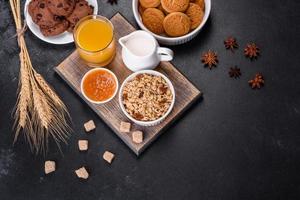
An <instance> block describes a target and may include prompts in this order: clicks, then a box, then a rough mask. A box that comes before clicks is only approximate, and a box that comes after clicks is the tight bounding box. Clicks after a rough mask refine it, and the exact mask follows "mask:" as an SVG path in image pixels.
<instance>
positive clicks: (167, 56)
mask: <svg viewBox="0 0 300 200" xmlns="http://www.w3.org/2000/svg"><path fill="white" fill-rule="evenodd" d="M157 54H158V55H159V57H160V61H171V60H172V59H173V56H174V52H173V51H172V50H171V49H169V48H165V47H158V49H157Z"/></svg>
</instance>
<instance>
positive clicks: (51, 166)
mask: <svg viewBox="0 0 300 200" xmlns="http://www.w3.org/2000/svg"><path fill="white" fill-rule="evenodd" d="M54 171H55V162H54V161H51V160H47V161H46V162H45V174H49V173H51V172H54Z"/></svg>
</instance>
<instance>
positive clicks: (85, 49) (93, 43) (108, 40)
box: [73, 15, 116, 67]
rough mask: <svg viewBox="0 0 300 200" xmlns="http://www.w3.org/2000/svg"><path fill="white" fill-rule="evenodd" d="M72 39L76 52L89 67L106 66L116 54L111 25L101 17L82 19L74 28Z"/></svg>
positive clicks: (94, 16) (92, 16) (91, 16)
mask: <svg viewBox="0 0 300 200" xmlns="http://www.w3.org/2000/svg"><path fill="white" fill-rule="evenodd" d="M73 37H74V41H75V45H76V49H77V52H78V53H79V55H80V57H81V58H82V59H83V60H84V61H85V62H86V64H87V65H89V66H90V67H99V66H106V65H108V64H109V63H110V62H111V61H112V60H113V58H114V56H115V54H116V43H115V38H114V27H113V24H112V23H111V22H110V21H109V20H108V19H107V18H105V17H103V16H100V15H89V16H86V17H84V18H82V19H81V20H80V21H79V22H78V23H77V24H76V26H75V28H74V31H73Z"/></svg>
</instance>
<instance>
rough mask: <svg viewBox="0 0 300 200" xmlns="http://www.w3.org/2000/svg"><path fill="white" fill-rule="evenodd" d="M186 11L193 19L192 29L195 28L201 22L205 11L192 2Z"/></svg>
mask: <svg viewBox="0 0 300 200" xmlns="http://www.w3.org/2000/svg"><path fill="white" fill-rule="evenodd" d="M185 13H186V15H187V16H188V17H189V18H190V20H191V29H195V28H197V27H198V26H199V25H200V24H201V22H202V19H203V16H204V12H203V10H202V9H201V8H200V6H198V4H195V3H190V6H189V7H188V9H187V10H186V12H185Z"/></svg>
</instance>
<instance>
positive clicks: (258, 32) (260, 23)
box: [0, 0, 300, 200]
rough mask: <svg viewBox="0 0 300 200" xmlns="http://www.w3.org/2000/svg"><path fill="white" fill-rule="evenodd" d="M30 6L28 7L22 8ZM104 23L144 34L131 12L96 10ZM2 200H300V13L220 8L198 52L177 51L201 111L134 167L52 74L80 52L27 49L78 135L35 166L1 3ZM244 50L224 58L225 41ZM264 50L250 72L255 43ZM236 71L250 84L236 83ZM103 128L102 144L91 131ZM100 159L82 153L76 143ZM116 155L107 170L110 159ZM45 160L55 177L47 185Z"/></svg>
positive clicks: (256, 5) (193, 45)
mask: <svg viewBox="0 0 300 200" xmlns="http://www.w3.org/2000/svg"><path fill="white" fill-rule="evenodd" d="M22 2H23V3H24V1H22ZM98 2H99V11H100V12H99V13H100V14H101V15H104V16H107V17H111V16H113V15H114V14H115V13H116V12H118V11H119V12H121V13H122V14H123V15H124V16H126V17H127V18H128V20H129V21H130V22H132V23H134V24H135V22H134V18H133V14H132V11H131V1H130V0H119V4H118V5H117V6H110V5H109V4H106V0H102V1H100V0H98ZM0 34H1V35H0V88H1V89H0V94H1V97H0V113H1V114H0V134H1V137H0V199H1V200H8V199H13V200H19V199H20V200H21V199H22V200H23V199H32V200H44V199H53V200H56V199H70V200H74V199H205V200H206V199H230V200H232V199H238V200H241V199H251V200H253V199H264V200H266V199H272V200H275V199H284V200H287V199H299V198H300V174H299V169H300V65H299V61H300V59H299V58H300V50H299V45H300V42H299V37H300V1H298V0H285V1H282V0H268V1H262V0H251V1H249V0H239V1H237V0H227V1H224V0H213V1H212V12H211V17H210V19H209V21H208V23H207V24H206V26H205V28H204V30H203V31H202V32H201V33H200V34H199V36H198V37H197V38H195V39H194V40H193V41H191V42H189V43H188V44H185V45H181V46H177V47H172V48H173V50H174V51H175V59H174V64H175V65H176V66H178V68H179V69H180V70H181V71H182V72H183V73H184V74H185V75H186V76H187V77H188V78H189V79H190V80H191V81H192V82H194V83H195V85H197V87H199V88H200V89H201V90H202V91H203V92H204V96H203V99H202V100H201V101H200V102H198V103H197V104H196V105H195V106H193V107H192V108H191V109H190V110H189V111H188V112H187V113H186V114H185V115H184V116H183V117H182V118H181V119H180V120H178V121H177V123H176V124H175V125H174V126H172V127H171V128H170V129H168V130H167V131H166V132H165V133H164V134H163V135H162V136H161V137H160V138H159V139H158V140H157V141H156V142H154V143H153V145H152V146H151V147H150V148H149V149H148V150H147V151H146V152H144V153H143V154H142V156H141V157H140V158H136V156H135V155H134V154H133V153H132V152H131V151H130V150H129V149H128V148H127V147H126V146H125V145H124V144H123V143H122V142H121V140H120V139H118V138H117V137H116V136H115V135H114V133H113V132H112V131H111V130H110V129H109V128H108V127H107V126H106V125H105V124H104V123H103V122H102V121H101V120H100V119H99V118H98V117H97V116H96V114H95V113H93V111H92V110H91V109H89V107H88V106H87V105H86V104H85V103H84V102H83V101H82V100H81V99H80V98H79V97H78V96H77V95H76V94H75V93H74V92H73V91H72V90H71V89H70V88H69V87H68V86H67V85H66V84H65V83H64V82H63V81H62V80H61V79H60V78H59V77H58V76H57V75H56V74H55V73H54V71H53V67H54V66H56V65H57V64H59V63H60V62H61V61H62V60H63V59H64V58H65V57H66V56H68V55H69V54H70V53H71V52H72V51H73V50H74V45H73V44H70V45H63V46H56V45H50V44H47V43H44V42H42V41H40V40H39V39H38V38H36V37H35V36H34V35H33V34H32V33H31V32H30V31H27V32H26V42H27V44H28V49H29V52H30V55H31V59H32V62H33V65H34V66H35V68H36V69H37V71H39V72H40V73H41V74H42V75H43V76H44V77H45V78H46V80H47V81H49V83H50V84H51V85H52V86H53V87H54V88H55V89H56V91H57V92H58V94H59V95H60V96H61V97H62V99H63V101H64V102H65V103H66V105H67V106H68V108H69V111H70V113H71V115H72V116H73V123H74V126H73V127H74V130H75V132H74V134H73V135H72V137H71V139H70V140H69V145H68V146H67V147H64V148H63V152H64V156H61V155H60V153H59V152H58V151H56V149H55V147H54V146H53V147H51V150H50V153H49V154H48V155H47V156H46V158H44V157H43V156H34V155H33V154H31V153H30V152H29V148H28V146H27V144H26V143H25V142H24V140H23V138H21V139H20V140H19V141H18V143H17V144H16V145H15V146H14V147H13V146H12V140H13V131H11V129H12V125H13V119H12V117H11V114H12V110H13V107H14V104H15V101H16V89H17V83H18V72H19V58H18V53H19V49H18V47H17V43H16V40H15V39H11V37H12V36H13V35H14V34H15V26H14V24H13V20H12V17H11V13H10V9H9V6H8V1H7V0H0ZM229 35H233V36H235V37H236V38H237V39H238V42H239V45H240V48H239V50H238V51H237V52H236V53H235V54H232V53H231V52H230V51H225V49H224V46H223V40H224V38H226V37H227V36H229ZM250 41H254V42H256V43H257V44H258V45H259V46H260V47H261V52H262V56H261V57H259V58H258V60H257V61H254V62H250V61H249V60H248V59H246V58H245V57H244V56H243V53H242V49H243V47H244V46H245V44H246V43H247V42H250ZM208 49H212V50H215V51H217V52H218V55H219V60H220V64H219V65H218V67H217V68H214V69H213V70H211V71H210V70H208V69H206V68H203V67H202V64H201V62H200V58H199V56H200V54H201V53H203V52H204V51H206V50H208ZM232 65H238V66H239V67H240V68H241V70H242V77H241V78H240V79H238V80H233V79H230V78H229V77H228V68H229V67H230V66H232ZM256 72H262V73H263V75H264V76H265V80H266V85H265V87H264V88H262V89H261V90H251V89H250V88H249V86H248V84H247V81H248V80H249V79H250V78H251V77H252V76H253V75H254V74H255V73H256ZM89 119H93V120H94V121H95V122H96V125H97V131H96V133H94V134H91V135H86V134H85V133H84V131H83V127H82V125H83V123H84V122H85V121H87V120H89ZM79 138H88V139H89V140H90V149H89V150H88V152H87V153H79V152H78V150H77V140H78V139H79ZM104 150H111V151H112V152H114V153H115V154H116V159H115V160H114V162H113V164H112V165H111V166H109V165H108V164H107V163H105V162H104V161H103V160H102V158H101V156H102V153H103V152H104ZM45 159H54V160H55V161H56V162H57V166H58V167H57V171H56V172H55V173H53V174H51V175H48V176H45V175H44V172H43V165H44V160H45ZM81 165H86V166H87V167H88V169H89V170H90V175H91V176H90V178H89V179H88V180H87V181H81V180H78V179H77V178H76V176H75V175H74V169H76V168H78V167H80V166H81Z"/></svg>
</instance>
